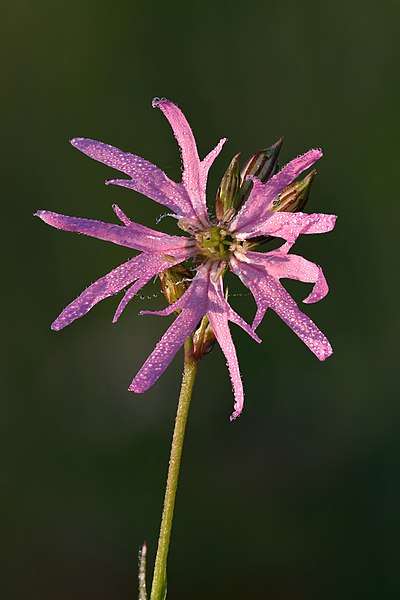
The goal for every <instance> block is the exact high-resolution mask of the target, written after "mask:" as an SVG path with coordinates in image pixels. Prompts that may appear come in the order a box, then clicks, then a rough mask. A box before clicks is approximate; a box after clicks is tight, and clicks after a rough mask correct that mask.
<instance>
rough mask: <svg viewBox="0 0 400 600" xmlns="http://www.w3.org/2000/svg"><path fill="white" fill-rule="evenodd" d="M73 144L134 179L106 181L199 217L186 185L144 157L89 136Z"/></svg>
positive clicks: (185, 215)
mask: <svg viewBox="0 0 400 600" xmlns="http://www.w3.org/2000/svg"><path fill="white" fill-rule="evenodd" d="M71 144H72V145H73V146H74V148H77V149H78V150H80V151H81V152H83V153H84V154H86V155H87V156H89V157H90V158H93V159H94V160H97V161H99V162H102V163H104V164H105V165H108V166H109V167H112V168H113V169H116V170H117V171H121V172H122V173H126V175H129V176H130V178H131V179H111V180H109V181H107V182H106V183H107V184H114V185H120V186H122V187H127V188H130V189H132V190H135V191H136V192H139V193H140V194H144V195H145V196H147V197H148V198H151V199H152V200H155V201H156V202H158V203H160V204H163V205H164V206H167V207H168V208H169V209H170V210H172V211H173V212H174V213H176V214H177V215H179V216H182V217H188V218H191V217H194V216H195V214H194V212H193V207H192V204H191V201H190V198H189V197H188V194H187V192H186V189H185V187H184V186H183V185H182V184H180V183H176V182H175V181H171V179H169V177H167V175H166V174H165V173H164V172H163V171H161V169H159V168H158V167H156V166H155V165H153V164H152V163H150V162H149V161H147V160H145V159H144V158H141V157H140V156H136V155H135V154H131V153H130V152H123V151H122V150H119V149H118V148H115V147H114V146H110V145H109V144H104V143H103V142H98V141H96V140H91V139H87V138H74V139H72V140H71Z"/></svg>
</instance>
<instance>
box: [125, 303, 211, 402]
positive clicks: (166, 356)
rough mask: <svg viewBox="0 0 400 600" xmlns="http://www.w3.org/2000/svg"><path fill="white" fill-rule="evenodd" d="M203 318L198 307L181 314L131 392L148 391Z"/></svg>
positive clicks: (158, 345) (136, 379) (131, 387)
mask: <svg viewBox="0 0 400 600" xmlns="http://www.w3.org/2000/svg"><path fill="white" fill-rule="evenodd" d="M201 317H202V314H201V310H200V309H199V308H198V307H193V308H191V309H188V310H185V312H184V313H183V312H182V313H181V314H180V315H179V316H178V317H177V318H176V319H175V321H174V322H173V323H172V325H171V326H170V328H169V329H168V330H167V331H166V333H165V334H164V335H163V337H162V338H161V340H160V341H159V342H158V344H157V345H156V347H155V348H154V350H153V352H152V353H151V354H150V356H149V357H148V359H147V360H146V362H145V363H144V365H143V366H142V368H141V369H140V371H139V372H138V374H137V375H136V377H135V378H134V379H133V381H132V383H131V385H130V386H129V390H130V391H132V392H136V393H137V394H141V393H143V392H145V391H146V390H148V389H149V388H150V387H151V386H152V385H153V384H154V383H155V382H156V381H157V379H158V378H159V377H160V375H162V374H163V373H164V371H165V369H166V368H167V367H168V365H169V364H170V362H171V361H172V359H173V358H174V356H175V354H176V353H177V352H178V350H179V349H180V348H181V347H182V346H183V344H184V343H185V341H186V340H187V338H188V337H189V335H190V334H191V333H192V332H193V331H194V330H195V328H196V326H197V324H198V323H199V321H200V319H201Z"/></svg>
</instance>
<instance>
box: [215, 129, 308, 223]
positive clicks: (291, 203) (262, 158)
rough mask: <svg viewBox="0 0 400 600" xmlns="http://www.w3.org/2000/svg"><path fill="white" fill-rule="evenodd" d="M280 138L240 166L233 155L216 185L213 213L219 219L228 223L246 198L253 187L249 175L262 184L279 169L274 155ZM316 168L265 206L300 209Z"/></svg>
mask: <svg viewBox="0 0 400 600" xmlns="http://www.w3.org/2000/svg"><path fill="white" fill-rule="evenodd" d="M282 144H283V138H280V139H279V140H278V141H277V142H275V144H273V145H272V146H270V147H269V148H267V149H266V150H260V151H259V152H256V153H255V154H253V155H252V156H250V158H249V159H248V160H247V162H246V163H245V165H244V166H243V167H242V169H240V167H239V157H240V154H236V156H234V157H233V159H232V161H231V163H230V165H229V166H228V168H227V170H226V171H225V174H224V176H223V178H222V180H221V183H220V185H219V188H218V191H217V196H216V200H215V214H216V217H217V219H218V221H219V222H222V223H227V222H229V221H230V220H231V219H232V218H233V216H234V215H235V214H236V212H237V211H238V210H239V209H240V208H241V207H242V206H243V204H244V203H245V202H246V200H247V199H248V197H249V195H250V192H251V189H252V187H253V181H252V180H253V178H257V179H259V180H260V181H261V182H262V183H266V182H267V181H268V180H269V179H270V178H271V177H273V176H274V175H275V173H277V172H278V170H279V163H278V157H279V152H280V150H281V148H282ZM315 174H316V171H315V170H313V171H311V173H309V174H308V175H306V176H305V177H303V179H300V180H299V181H294V182H293V183H291V184H290V185H288V186H287V187H286V188H285V189H284V190H283V191H282V192H281V194H279V196H277V197H276V198H275V199H274V200H273V201H272V203H271V205H270V206H269V207H268V209H269V210H270V211H273V212H275V211H285V212H296V211H300V210H303V208H304V206H305V204H306V202H307V200H308V196H309V193H310V188H311V183H312V181H313V179H314V176H315Z"/></svg>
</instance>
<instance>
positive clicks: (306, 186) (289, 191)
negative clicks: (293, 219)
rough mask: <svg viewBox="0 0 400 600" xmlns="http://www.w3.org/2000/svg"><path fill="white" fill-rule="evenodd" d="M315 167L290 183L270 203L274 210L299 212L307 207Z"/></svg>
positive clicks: (271, 208) (269, 208)
mask: <svg viewBox="0 0 400 600" xmlns="http://www.w3.org/2000/svg"><path fill="white" fill-rule="evenodd" d="M316 172H317V171H316V170H315V169H313V170H312V171H311V172H310V173H309V174H308V175H306V176H305V177H303V179H300V181H294V182H293V183H291V184H290V185H288V186H287V187H286V188H285V189H284V190H283V191H282V192H281V193H280V194H279V195H278V196H277V197H276V198H275V199H274V200H273V201H272V202H271V204H270V206H269V207H268V210H270V211H272V212H299V211H301V210H303V208H304V207H305V205H306V203H307V200H308V197H309V195H310V189H311V184H312V182H313V179H314V177H315V174H316Z"/></svg>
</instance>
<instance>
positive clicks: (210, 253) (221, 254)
mask: <svg viewBox="0 0 400 600" xmlns="http://www.w3.org/2000/svg"><path fill="white" fill-rule="evenodd" d="M195 238H196V240H197V245H198V248H199V251H200V254H202V255H203V256H206V257H207V258H211V259H212V260H223V259H227V258H228V257H229V255H230V254H231V252H233V251H234V250H237V249H238V248H239V247H240V248H242V249H243V247H242V243H241V242H238V241H237V240H235V238H234V237H233V236H232V234H231V233H230V232H229V231H226V229H223V228H222V227H220V226H219V225H217V226H215V227H211V229H207V231H199V232H197V233H196V234H195Z"/></svg>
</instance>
